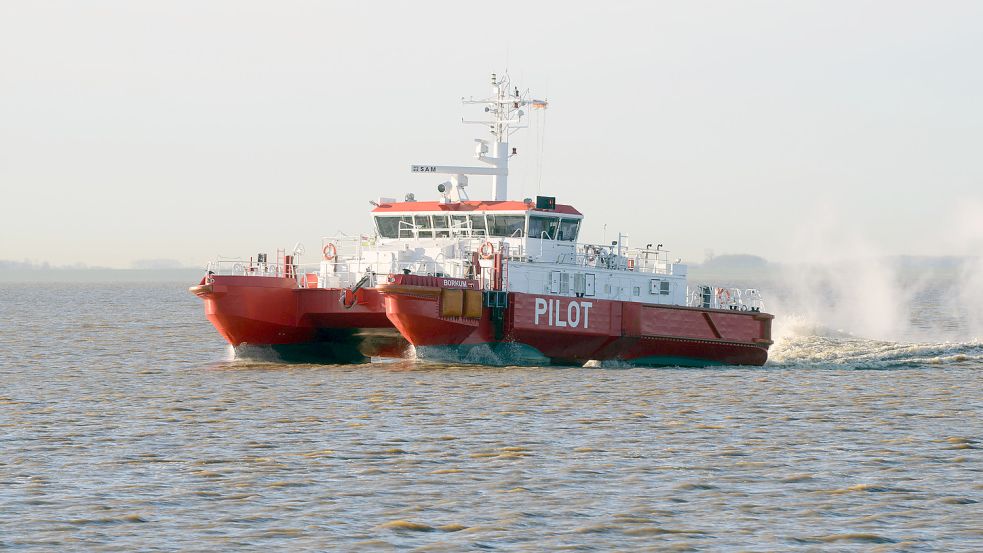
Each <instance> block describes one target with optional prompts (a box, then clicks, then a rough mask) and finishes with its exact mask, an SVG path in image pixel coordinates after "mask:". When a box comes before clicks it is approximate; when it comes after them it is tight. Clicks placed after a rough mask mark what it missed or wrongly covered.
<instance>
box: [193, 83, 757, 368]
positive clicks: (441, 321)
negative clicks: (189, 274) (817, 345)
mask: <svg viewBox="0 0 983 553" xmlns="http://www.w3.org/2000/svg"><path fill="white" fill-rule="evenodd" d="M491 85H492V92H491V95H490V96H488V97H486V98H481V99H474V98H471V99H468V100H465V101H464V103H465V104H471V105H481V106H483V107H484V108H485V109H484V111H485V113H486V114H488V119H485V120H480V121H466V122H467V123H476V124H480V125H483V126H486V128H489V129H490V131H491V135H492V136H491V138H490V139H476V140H475V143H476V144H475V158H476V159H477V160H479V161H480V162H482V163H483V165H482V166H445V165H436V164H413V165H411V166H410V171H411V172H412V173H415V174H422V175H446V176H447V180H445V181H443V182H441V183H439V184H438V185H437V186H436V189H437V193H438V196H437V198H435V199H434V200H433V201H416V199H415V197H414V196H413V195H412V194H407V195H406V196H405V197H404V199H403V200H402V201H397V200H396V199H395V198H386V197H382V198H379V199H378V200H377V201H372V202H370V203H371V204H372V205H373V209H372V210H371V215H372V222H373V226H374V230H373V232H371V233H368V234H359V235H352V236H344V235H343V236H335V237H330V238H324V239H322V241H321V252H320V253H321V259H320V260H319V261H318V262H316V264H314V265H310V264H303V263H300V259H301V257H302V256H303V255H304V249H303V247H302V246H299V245H298V246H296V247H295V248H294V249H293V250H292V251H291V252H290V253H289V254H288V253H287V252H286V250H278V251H277V253H276V255H275V257H274V259H273V260H269V258H268V256H267V255H266V254H259V255H257V256H256V257H255V258H249V259H248V260H246V259H220V260H217V261H214V262H212V263H210V264H209V266H208V268H207V270H206V274H205V276H204V277H203V278H202V280H201V282H199V284H198V285H197V286H193V287H191V289H190V290H191V292H193V293H194V294H196V295H197V296H199V297H201V298H202V299H203V300H204V304H205V313H206V316H207V317H208V319H209V320H210V321H211V322H212V323H213V325H214V326H215V327H216V329H217V330H218V331H219V333H220V334H221V335H222V336H223V337H224V338H225V339H226V340H227V341H228V342H229V343H230V344H232V345H233V346H234V347H235V348H236V351H237V352H240V353H241V352H243V351H250V350H252V349H253V348H257V347H258V348H262V349H263V350H266V349H270V350H272V351H273V352H274V353H276V354H277V356H278V357H279V358H280V359H284V360H318V361H325V362H359V361H364V360H366V359H369V358H371V357H375V356H380V357H404V356H416V357H418V358H424V359H428V358H429V359H435V360H441V361H451V362H472V363H487V364H501V365H505V364H544V363H562V364H570V363H574V364H582V363H584V362H586V361H592V360H596V361H609V360H615V361H618V362H624V363H629V364H643V365H707V364H721V363H726V364H752V365H753V364H762V363H764V362H765V360H766V359H767V350H768V346H769V345H770V344H771V336H770V334H771V320H772V316H771V315H769V314H766V313H764V312H762V309H761V308H762V303H761V298H760V294H759V293H758V291H757V290H753V289H745V290H741V289H734V288H717V287H711V286H707V285H698V286H694V287H689V286H688V285H687V281H686V273H687V270H686V265H684V264H682V263H680V262H679V261H678V260H677V261H675V262H673V261H670V260H669V257H668V256H669V253H668V252H667V251H665V250H663V249H662V248H661V246H659V247H656V248H654V249H653V248H651V247H650V246H648V247H645V248H631V247H629V245H628V244H627V242H626V241H624V240H623V237H621V236H619V239H618V240H617V241H615V242H614V243H612V244H588V243H581V242H578V238H579V234H580V230H581V224H582V221H583V215H582V214H581V212H580V211H578V210H577V209H575V208H574V207H573V206H570V205H564V204H558V203H556V200H555V198H554V197H549V196H537V197H536V198H535V199H532V198H525V199H522V200H509V199H508V197H507V196H508V195H507V191H508V163H509V158H510V157H511V156H513V155H516V153H517V152H516V150H515V149H514V148H513V149H511V150H510V148H509V144H508V139H509V137H510V136H511V135H512V134H513V133H514V132H515V131H516V130H518V129H520V128H523V127H524V124H523V123H524V117H526V116H527V114H526V111H527V110H536V109H545V108H546V107H547V105H548V103H547V102H546V101H545V100H541V99H536V98H533V97H531V96H530V95H529V93H528V91H526V92H520V90H519V89H518V88H517V87H514V86H513V85H512V83H511V82H510V81H509V78H508V76H507V75H502V76H496V75H494V74H493V75H492V79H491ZM473 176H487V177H490V178H491V184H492V187H491V199H488V200H472V199H470V198H469V197H468V184H469V183H468V179H469V177H473ZM411 346H412V347H411Z"/></svg>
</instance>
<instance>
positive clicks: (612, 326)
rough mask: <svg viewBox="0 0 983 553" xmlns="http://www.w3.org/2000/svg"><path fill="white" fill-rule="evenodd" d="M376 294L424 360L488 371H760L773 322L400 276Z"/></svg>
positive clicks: (764, 317) (761, 316)
mask: <svg viewBox="0 0 983 553" xmlns="http://www.w3.org/2000/svg"><path fill="white" fill-rule="evenodd" d="M390 280H391V282H390V283H387V284H382V285H380V286H379V289H380V290H381V291H382V293H383V294H384V295H385V307H386V313H387V315H388V317H389V319H390V320H391V321H392V323H393V324H394V325H395V326H396V328H397V329H399V331H400V333H401V334H402V335H403V336H404V337H405V338H406V339H407V340H409V342H410V343H411V344H413V345H414V346H415V347H416V352H417V355H418V356H420V357H424V358H432V359H436V360H442V361H450V362H473V363H483V364H498V365H512V364H541V363H558V364H582V363H584V362H586V361H589V360H598V361H620V362H625V363H628V364H637V365H643V366H708V365H720V364H729V365H763V364H764V363H765V361H766V360H767V358H768V346H769V345H771V343H772V340H771V321H772V319H773V318H774V317H773V316H772V315H769V314H766V313H760V312H750V311H737V310H729V309H703V308H696V307H683V306H675V305H652V304H645V303H639V302H630V301H612V300H603V299H593V298H587V297H562V296H550V295H540V294H530V293H519V292H504V291H482V290H480V289H479V287H478V281H469V280H464V279H446V278H445V279H433V278H429V279H428V278H426V277H419V276H416V275H395V276H393V277H391V278H390Z"/></svg>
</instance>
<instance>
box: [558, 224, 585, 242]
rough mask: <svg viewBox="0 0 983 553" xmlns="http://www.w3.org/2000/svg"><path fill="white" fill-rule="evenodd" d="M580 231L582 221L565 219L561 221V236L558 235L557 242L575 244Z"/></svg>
mask: <svg viewBox="0 0 983 553" xmlns="http://www.w3.org/2000/svg"><path fill="white" fill-rule="evenodd" d="M579 229H580V219H563V220H562V221H560V234H559V235H557V237H556V239H557V240H566V241H567V242H575V241H576V240H577V231H578V230H579Z"/></svg>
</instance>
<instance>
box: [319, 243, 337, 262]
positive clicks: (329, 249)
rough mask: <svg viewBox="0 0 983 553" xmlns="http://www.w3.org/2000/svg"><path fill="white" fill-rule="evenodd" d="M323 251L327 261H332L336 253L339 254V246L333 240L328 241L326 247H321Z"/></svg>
mask: <svg viewBox="0 0 983 553" xmlns="http://www.w3.org/2000/svg"><path fill="white" fill-rule="evenodd" d="M321 253H323V254H324V260H325V261H331V260H332V259H334V258H335V256H336V255H338V248H336V247H335V245H334V244H332V243H331V242H328V243H327V244H325V245H324V248H322V249H321Z"/></svg>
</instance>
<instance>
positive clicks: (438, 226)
mask: <svg viewBox="0 0 983 553" xmlns="http://www.w3.org/2000/svg"><path fill="white" fill-rule="evenodd" d="M433 228H434V231H433V232H434V234H435V235H436V236H437V238H447V237H448V236H450V235H451V232H450V230H449V229H450V227H449V226H448V223H447V216H446V215H434V216H433Z"/></svg>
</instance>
